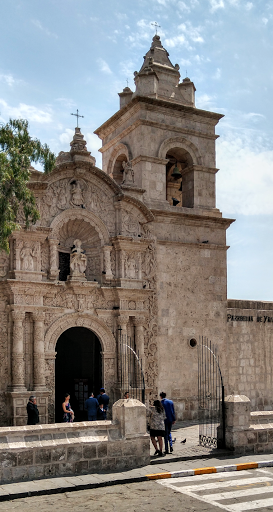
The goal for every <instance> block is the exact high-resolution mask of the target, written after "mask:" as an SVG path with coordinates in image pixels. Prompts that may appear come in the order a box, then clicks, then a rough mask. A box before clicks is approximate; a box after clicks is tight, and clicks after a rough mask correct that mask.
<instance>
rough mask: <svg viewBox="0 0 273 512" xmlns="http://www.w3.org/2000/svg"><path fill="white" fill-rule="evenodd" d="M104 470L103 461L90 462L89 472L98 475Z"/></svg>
mask: <svg viewBox="0 0 273 512" xmlns="http://www.w3.org/2000/svg"><path fill="white" fill-rule="evenodd" d="M101 469H102V459H99V460H98V459H97V460H95V459H93V460H89V461H88V470H89V472H90V473H98V472H99V471H101Z"/></svg>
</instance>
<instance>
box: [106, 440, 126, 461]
mask: <svg viewBox="0 0 273 512" xmlns="http://www.w3.org/2000/svg"><path fill="white" fill-rule="evenodd" d="M122 445H123V443H122V442H118V441H116V442H114V443H108V444H107V455H108V457H116V456H119V455H120V454H121V453H122Z"/></svg>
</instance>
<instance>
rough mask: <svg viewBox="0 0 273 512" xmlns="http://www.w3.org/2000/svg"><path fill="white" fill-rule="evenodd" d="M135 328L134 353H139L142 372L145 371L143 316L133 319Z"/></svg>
mask: <svg viewBox="0 0 273 512" xmlns="http://www.w3.org/2000/svg"><path fill="white" fill-rule="evenodd" d="M133 323H134V326H135V341H136V351H137V352H138V353H139V358H140V359H142V370H143V371H144V369H145V354H144V324H145V317H144V316H135V317H134V319H133Z"/></svg>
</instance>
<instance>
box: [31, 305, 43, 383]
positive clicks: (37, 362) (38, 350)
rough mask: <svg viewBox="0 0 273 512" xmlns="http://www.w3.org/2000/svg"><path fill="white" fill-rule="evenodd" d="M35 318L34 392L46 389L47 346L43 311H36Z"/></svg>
mask: <svg viewBox="0 0 273 512" xmlns="http://www.w3.org/2000/svg"><path fill="white" fill-rule="evenodd" d="M32 318H33V333H34V335H33V338H34V343H33V385H34V390H35V391H38V390H43V389H45V346H44V320H45V313H44V312H43V311H39V310H38V311H34V312H33V313H32Z"/></svg>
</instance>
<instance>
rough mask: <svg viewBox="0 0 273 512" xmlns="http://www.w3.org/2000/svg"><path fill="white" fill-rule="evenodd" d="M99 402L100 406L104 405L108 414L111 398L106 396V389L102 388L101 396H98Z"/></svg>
mask: <svg viewBox="0 0 273 512" xmlns="http://www.w3.org/2000/svg"><path fill="white" fill-rule="evenodd" d="M97 400H98V402H99V405H101V404H102V405H103V407H104V409H105V411H106V413H107V411H108V405H109V396H108V395H106V393H105V389H104V388H100V394H99V395H98V396H97ZM105 419H106V418H105Z"/></svg>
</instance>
